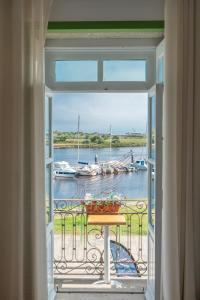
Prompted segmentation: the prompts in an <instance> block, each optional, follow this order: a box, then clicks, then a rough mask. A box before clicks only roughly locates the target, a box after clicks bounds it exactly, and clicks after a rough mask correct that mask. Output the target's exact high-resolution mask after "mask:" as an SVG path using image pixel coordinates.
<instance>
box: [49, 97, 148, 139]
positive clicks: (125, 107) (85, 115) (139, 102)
mask: <svg viewBox="0 0 200 300" xmlns="http://www.w3.org/2000/svg"><path fill="white" fill-rule="evenodd" d="M78 115H80V131H82V132H99V133H109V130H110V129H109V128H110V126H111V127H112V134H124V133H127V132H133V131H134V132H141V133H144V132H146V126H147V94H145V93H55V94H54V96H53V130H59V131H77V126H78V125H77V124H78Z"/></svg>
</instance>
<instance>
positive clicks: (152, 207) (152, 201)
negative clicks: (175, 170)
mask: <svg viewBox="0 0 200 300" xmlns="http://www.w3.org/2000/svg"><path fill="white" fill-rule="evenodd" d="M150 172H151V173H150V180H151V182H150V192H151V195H150V223H151V225H152V226H153V227H154V225H155V168H154V167H153V166H152V165H150Z"/></svg>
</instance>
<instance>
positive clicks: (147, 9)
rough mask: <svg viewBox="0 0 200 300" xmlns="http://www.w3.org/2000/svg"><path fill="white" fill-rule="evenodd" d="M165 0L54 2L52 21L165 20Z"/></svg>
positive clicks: (67, 0)
mask: <svg viewBox="0 0 200 300" xmlns="http://www.w3.org/2000/svg"><path fill="white" fill-rule="evenodd" d="M163 19H164V0H54V3H53V6H52V10H51V16H50V21H114V20H117V21H122V20H127V21H128V20H129V21H130V20H163Z"/></svg>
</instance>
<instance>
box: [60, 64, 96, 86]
mask: <svg viewBox="0 0 200 300" xmlns="http://www.w3.org/2000/svg"><path fill="white" fill-rule="evenodd" d="M97 73H98V72H97V61H90V60H80V61H63V60H61V61H56V62H55V75H56V81H57V82H82V81H83V82H84V81H97Z"/></svg>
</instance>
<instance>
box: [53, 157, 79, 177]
mask: <svg viewBox="0 0 200 300" xmlns="http://www.w3.org/2000/svg"><path fill="white" fill-rule="evenodd" d="M75 175H76V170H75V169H74V168H72V167H71V166H70V165H69V163H68V162H66V161H58V162H55V163H54V169H53V176H54V177H56V178H72V177H74V176H75Z"/></svg>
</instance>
